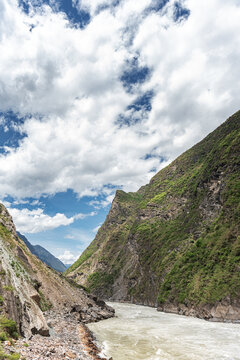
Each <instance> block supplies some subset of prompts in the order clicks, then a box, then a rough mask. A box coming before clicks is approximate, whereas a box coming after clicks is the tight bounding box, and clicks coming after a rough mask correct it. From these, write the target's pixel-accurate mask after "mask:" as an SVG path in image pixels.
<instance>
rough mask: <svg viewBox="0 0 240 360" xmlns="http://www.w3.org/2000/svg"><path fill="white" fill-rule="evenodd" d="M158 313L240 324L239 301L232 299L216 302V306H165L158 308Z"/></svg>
mask: <svg viewBox="0 0 240 360" xmlns="http://www.w3.org/2000/svg"><path fill="white" fill-rule="evenodd" d="M157 310H158V311H163V312H167V313H173V314H179V315H185V316H193V317H198V318H200V319H205V320H210V321H224V322H235V323H240V304H239V301H236V300H235V301H233V302H232V301H231V299H230V298H228V299H224V300H222V301H220V302H216V304H214V305H210V304H207V305H203V306H194V305H192V306H191V305H188V306H186V305H184V304H178V305H174V304H164V305H161V306H158V308H157Z"/></svg>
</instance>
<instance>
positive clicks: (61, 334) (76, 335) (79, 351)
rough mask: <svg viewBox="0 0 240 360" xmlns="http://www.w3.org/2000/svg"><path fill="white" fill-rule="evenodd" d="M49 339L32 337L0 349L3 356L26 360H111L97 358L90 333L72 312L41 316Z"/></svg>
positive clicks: (95, 346)
mask: <svg viewBox="0 0 240 360" xmlns="http://www.w3.org/2000/svg"><path fill="white" fill-rule="evenodd" d="M44 315H45V318H46V321H47V323H48V326H49V329H50V336H48V337H46V336H41V335H39V334H36V335H33V336H32V337H31V338H30V339H29V340H26V339H24V338H21V339H19V340H17V341H16V342H15V343H13V344H11V343H10V342H8V341H6V342H5V343H4V344H3V346H4V349H5V351H6V352H7V353H14V352H17V353H19V354H20V355H21V359H26V360H49V359H51V360H62V359H64V360H100V359H101V360H111V359H106V358H103V357H100V356H99V353H100V350H99V349H98V348H97V345H96V343H95V341H94V338H93V336H92V334H91V332H90V331H89V330H88V328H87V327H86V325H85V324H84V323H83V322H80V319H79V317H78V316H77V315H76V312H73V313H71V312H69V313H65V314H64V313H60V312H59V313H58V312H55V311H48V312H46V313H45V314H44Z"/></svg>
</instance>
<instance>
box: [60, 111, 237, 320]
mask: <svg viewBox="0 0 240 360" xmlns="http://www.w3.org/2000/svg"><path fill="white" fill-rule="evenodd" d="M239 130H240V112H237V113H235V114H234V115H233V116H231V117H230V118H229V119H228V120H226V121H225V122H224V123H223V124H222V125H220V126H219V127H218V128H217V129H216V130H214V131H213V132H212V133H210V134H209V135H208V136H207V137H206V138H204V139H203V140H202V141H200V142H199V143H198V144H196V145H194V146H193V147H192V148H191V149H189V150H187V151H186V152H184V153H183V154H182V155H180V156H179V157H178V158H177V159H176V160H174V161H173V162H172V163H171V164H170V165H168V166H167V167H166V168H164V169H162V170H161V171H159V172H158V173H157V174H156V175H155V176H154V177H153V178H152V179H151V180H150V182H149V184H147V185H145V186H143V187H141V188H140V189H139V190H138V191H137V192H136V193H125V192H124V191H121V190H118V191H117V192H116V196H115V198H114V200H113V203H112V207H111V210H110V212H109V214H108V215H107V218H106V221H105V222H104V224H103V225H102V227H101V228H100V229H99V231H98V233H97V235H96V238H95V239H94V241H93V242H92V243H91V244H90V245H89V247H88V248H87V249H86V250H85V251H84V252H83V254H82V255H81V256H80V258H79V259H78V260H77V262H75V263H74V264H73V265H72V266H71V267H70V268H69V269H68V270H67V271H66V274H67V276H69V277H72V278H74V280H75V281H77V282H78V283H79V284H82V285H84V286H87V287H89V289H90V290H91V291H93V292H94V293H95V294H98V295H100V296H102V297H104V298H105V299H111V300H120V301H130V302H135V303H139V304H146V305H153V306H158V307H159V309H162V310H165V311H171V312H178V313H184V314H187V315H189V314H192V315H195V316H200V317H204V318H209V319H214V320H224V319H228V320H236V319H238V320H240V302H239V300H238V299H239V296H238V295H240V275H239V271H238V270H237V269H238V266H239V256H240V250H239V249H240V238H239V218H240V209H239V202H240V201H239V199H240V182H239V169H240V167H239V166H240V164H239V158H240V145H239V144H240V131H239Z"/></svg>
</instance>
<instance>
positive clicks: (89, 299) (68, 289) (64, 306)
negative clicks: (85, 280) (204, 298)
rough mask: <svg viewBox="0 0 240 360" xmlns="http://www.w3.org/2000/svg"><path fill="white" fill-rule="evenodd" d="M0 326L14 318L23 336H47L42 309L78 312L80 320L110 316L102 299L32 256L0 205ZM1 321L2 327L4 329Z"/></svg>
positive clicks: (86, 320)
mask: <svg viewBox="0 0 240 360" xmlns="http://www.w3.org/2000/svg"><path fill="white" fill-rule="evenodd" d="M0 280H1V281H0V327H1V329H2V321H3V322H5V321H7V320H6V319H9V320H13V321H15V322H16V324H17V330H18V332H19V333H20V334H22V335H24V336H25V337H30V336H31V335H32V334H37V333H39V334H41V335H48V334H49V328H48V325H47V322H46V320H45V317H44V314H43V311H45V310H48V309H50V308H51V309H52V310H53V311H57V312H58V313H59V312H62V313H64V312H66V313H69V312H70V311H72V312H74V313H77V314H78V316H79V320H81V321H82V322H88V321H96V320H99V319H102V318H107V317H109V316H112V315H113V313H112V311H111V309H110V308H109V307H107V306H106V305H105V303H104V302H102V301H99V300H98V299H97V298H96V297H94V296H92V295H90V294H88V293H86V292H85V291H84V289H82V288H81V287H76V285H74V284H73V283H72V282H70V281H68V280H66V279H65V278H64V277H62V276H60V275H59V274H58V273H57V272H55V271H54V270H52V269H50V268H49V267H47V266H46V265H45V264H44V263H42V262H41V261H40V260H39V259H38V258H37V257H36V256H34V255H33V254H32V253H31V252H30V251H29V249H28V248H27V246H26V245H25V244H24V242H23V241H22V240H21V239H20V238H19V237H18V236H17V233H16V229H15V226H14V224H13V221H12V218H11V216H10V215H9V213H8V211H7V210H6V208H5V207H4V206H3V205H2V204H0ZM4 326H5V325H4V324H3V328H4Z"/></svg>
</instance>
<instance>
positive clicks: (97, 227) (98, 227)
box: [92, 224, 102, 234]
mask: <svg viewBox="0 0 240 360" xmlns="http://www.w3.org/2000/svg"><path fill="white" fill-rule="evenodd" d="M101 226H102V224H100V225H98V226H96V227H95V228H94V229H92V232H93V233H94V234H96V233H97V232H98V230H99V229H100V227H101Z"/></svg>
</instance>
